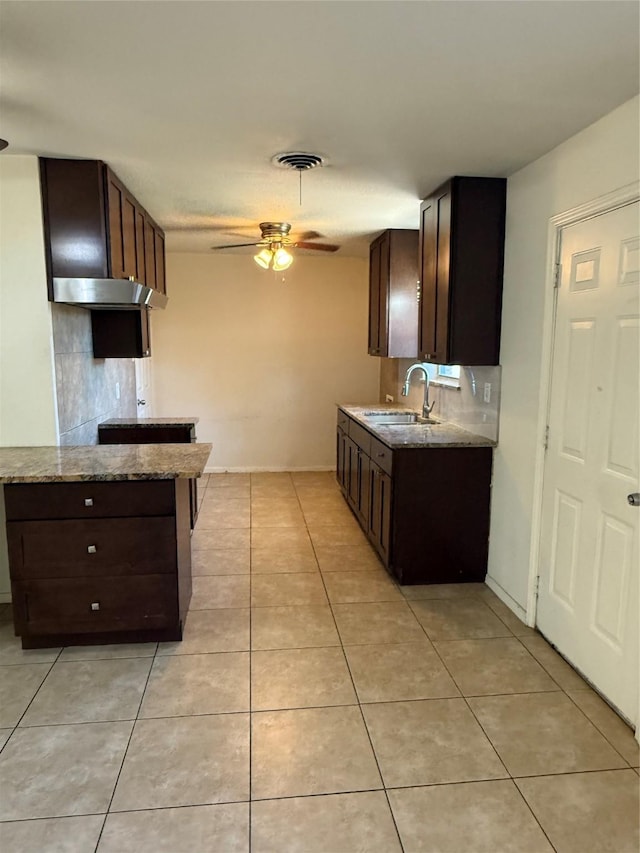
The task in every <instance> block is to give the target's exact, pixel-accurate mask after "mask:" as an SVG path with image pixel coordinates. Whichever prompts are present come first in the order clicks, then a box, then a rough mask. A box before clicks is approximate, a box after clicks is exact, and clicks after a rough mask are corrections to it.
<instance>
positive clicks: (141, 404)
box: [138, 400, 147, 406]
mask: <svg viewBox="0 0 640 853" xmlns="http://www.w3.org/2000/svg"><path fill="white" fill-rule="evenodd" d="M138 405H139V406H146V405H147V401H146V400H138Z"/></svg>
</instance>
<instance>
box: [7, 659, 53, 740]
mask: <svg viewBox="0 0 640 853" xmlns="http://www.w3.org/2000/svg"><path fill="white" fill-rule="evenodd" d="M62 648H64V646H63V647H62ZM62 648H61V649H60V651H59V652H58V654H57V655H56V657H55V659H54V660H53V661H52V662H51V664H50V666H49V669H48V670H47V672H46V675H45V677H44V678H43V679H42V681H41V682H40V684H39V686H38V689H37V690H36V692H35V693H34V694H33V696H32V697H31V699H30V700H29V703H28V704H27V707H26V708H25V709H24V711H23V712H22V714H20V717H19V719H18V722H17V723H16V724H15V726H14V727H13V731H12V732H11V734H10V735H9V737H8V738H7V742H6V743H5V744H4V746H3V747H2V749H4V747H5V746H6V745H7V743H9V741H10V740H11V738H12V737H13V735H14V733H15V731H16V730H17V729H18V726H20V723H21V722H22V721H23V719H24V717H25V714H27V712H28V711H29V708H30V707H31V706H32V705H33V703H34V702H35V700H36V696H37V695H38V693H40V691H41V690H42V687H43V686H44V683H45V681H46V680H47V678H49V676H50V675H51V670H52V669H53V667H54V666H55V665H56V664H57V663H58V660H59V659H60V655H61V654H62ZM45 666H46V664H45ZM23 728H27V726H24V727H23Z"/></svg>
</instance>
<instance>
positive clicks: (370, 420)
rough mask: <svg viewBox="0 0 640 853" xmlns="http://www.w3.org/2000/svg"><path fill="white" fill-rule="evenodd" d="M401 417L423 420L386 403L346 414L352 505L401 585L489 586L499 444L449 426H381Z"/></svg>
mask: <svg viewBox="0 0 640 853" xmlns="http://www.w3.org/2000/svg"><path fill="white" fill-rule="evenodd" d="M393 414H396V415H404V416H411V415H412V414H415V413H411V412H410V411H409V410H408V409H406V408H403V407H400V406H397V405H395V406H387V405H381V404H379V403H373V404H372V405H370V406H353V405H341V406H339V407H338V423H337V478H338V482H339V484H340V488H341V489H342V493H343V495H344V498H345V500H346V501H347V503H348V505H349V507H350V508H351V511H352V512H353V514H354V515H355V517H356V519H357V521H358V523H359V524H360V526H361V527H362V530H363V531H364V533H365V534H366V536H367V537H368V539H369V541H370V542H371V544H372V546H373V547H374V548H375V549H376V551H377V552H378V556H379V557H380V559H381V560H382V563H383V564H384V566H385V567H386V569H387V570H388V571H389V572H390V573H391V574H392V575H393V576H394V577H395V578H396V579H397V580H398V581H399V582H400V583H402V584H430V583H464V582H470V581H476V582H479V581H483V580H484V578H485V575H486V572H487V559H488V549H489V505H490V495H491V471H492V463H493V448H494V447H495V446H496V442H495V441H494V440H493V439H490V438H486V437H484V436H481V435H477V434H475V433H472V432H469V431H467V430H465V429H462V428H461V427H459V426H457V425H456V424H452V423H446V422H444V423H440V422H437V421H434V422H430V423H420V422H415V423H410V424H409V423H408V424H401V423H396V424H394V425H389V423H388V422H387V423H380V421H381V420H382V421H385V420H387V419H386V418H385V415H388V416H389V418H388V420H393V417H392V415H393ZM380 416H382V417H380Z"/></svg>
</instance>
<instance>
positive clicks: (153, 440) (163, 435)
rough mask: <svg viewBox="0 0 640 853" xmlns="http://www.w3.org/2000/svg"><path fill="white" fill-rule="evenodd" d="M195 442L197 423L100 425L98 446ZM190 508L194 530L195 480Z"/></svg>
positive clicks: (191, 484) (191, 486) (195, 481)
mask: <svg viewBox="0 0 640 853" xmlns="http://www.w3.org/2000/svg"><path fill="white" fill-rule="evenodd" d="M195 441H196V428H195V423H193V424H188V425H186V424H185V425H182V424H165V425H163V426H157V425H156V426H141V425H140V424H133V423H132V424H131V425H129V426H127V424H126V423H121V424H118V425H111V426H108V425H106V424H98V444H190V443H192V442H195ZM189 506H190V511H191V530H193V529H194V528H195V526H196V521H197V519H198V481H197V480H196V479H195V478H194V479H192V480H189Z"/></svg>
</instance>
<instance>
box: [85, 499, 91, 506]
mask: <svg viewBox="0 0 640 853" xmlns="http://www.w3.org/2000/svg"><path fill="white" fill-rule="evenodd" d="M84 505H85V506H93V498H85V499H84Z"/></svg>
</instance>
